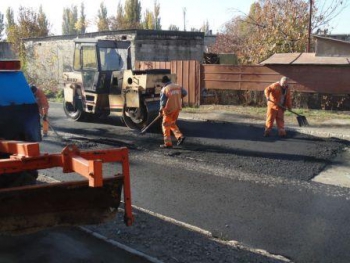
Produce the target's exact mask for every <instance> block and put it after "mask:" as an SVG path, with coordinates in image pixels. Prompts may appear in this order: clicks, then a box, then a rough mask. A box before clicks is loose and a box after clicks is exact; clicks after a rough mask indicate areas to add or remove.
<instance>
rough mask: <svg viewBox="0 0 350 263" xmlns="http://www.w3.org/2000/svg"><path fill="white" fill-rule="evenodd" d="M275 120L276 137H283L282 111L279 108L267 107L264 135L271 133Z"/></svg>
mask: <svg viewBox="0 0 350 263" xmlns="http://www.w3.org/2000/svg"><path fill="white" fill-rule="evenodd" d="M275 120H276V124H277V129H278V135H279V136H285V135H286V130H285V129H284V110H283V109H281V108H278V109H274V108H271V107H267V112H266V124H265V133H270V132H271V130H272V127H273V123H274V121H275Z"/></svg>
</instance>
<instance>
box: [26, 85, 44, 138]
mask: <svg viewBox="0 0 350 263" xmlns="http://www.w3.org/2000/svg"><path fill="white" fill-rule="evenodd" d="M30 88H31V90H32V92H33V94H34V97H35V99H36V103H37V104H38V108H39V114H40V116H41V119H42V126H43V137H47V133H48V130H49V123H48V120H47V115H48V113H49V102H48V100H47V98H46V96H45V94H44V92H43V91H42V90H40V89H38V88H37V87H36V86H34V85H32V86H31V87H30Z"/></svg>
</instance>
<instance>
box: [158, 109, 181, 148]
mask: <svg viewBox="0 0 350 263" xmlns="http://www.w3.org/2000/svg"><path fill="white" fill-rule="evenodd" d="M179 113H180V110H177V111H174V112H172V113H170V114H166V113H163V121H162V130H163V136H164V145H166V146H172V145H173V143H172V140H171V132H173V134H174V136H175V138H176V139H177V140H178V139H180V138H181V137H182V133H181V132H180V130H179V127H177V125H176V121H177V118H178V117H179Z"/></svg>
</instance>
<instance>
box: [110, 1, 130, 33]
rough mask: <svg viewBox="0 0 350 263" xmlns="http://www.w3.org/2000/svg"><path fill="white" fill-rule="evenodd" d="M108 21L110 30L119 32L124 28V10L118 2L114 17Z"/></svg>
mask: <svg viewBox="0 0 350 263" xmlns="http://www.w3.org/2000/svg"><path fill="white" fill-rule="evenodd" d="M110 21H111V30H121V29H125V28H126V25H125V15H124V9H123V6H122V4H121V3H120V2H119V3H118V8H117V14H116V16H115V17H112V18H111V19H110Z"/></svg>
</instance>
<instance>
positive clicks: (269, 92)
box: [264, 82, 292, 110]
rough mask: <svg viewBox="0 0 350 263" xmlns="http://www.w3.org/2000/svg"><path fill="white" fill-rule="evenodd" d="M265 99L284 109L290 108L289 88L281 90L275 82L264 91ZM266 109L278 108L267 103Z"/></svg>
mask: <svg viewBox="0 0 350 263" xmlns="http://www.w3.org/2000/svg"><path fill="white" fill-rule="evenodd" d="M264 94H265V97H266V98H268V99H270V100H272V101H274V102H276V103H278V104H280V105H282V106H284V107H286V108H291V107H292V97H291V94H290V90H289V88H288V87H287V88H282V86H281V85H280V84H279V82H275V83H273V84H271V85H270V86H268V87H267V88H266V89H265V91H264ZM267 105H268V107H270V108H272V109H275V110H278V106H277V105H276V104H274V103H273V102H271V101H269V102H268V104H267Z"/></svg>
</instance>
